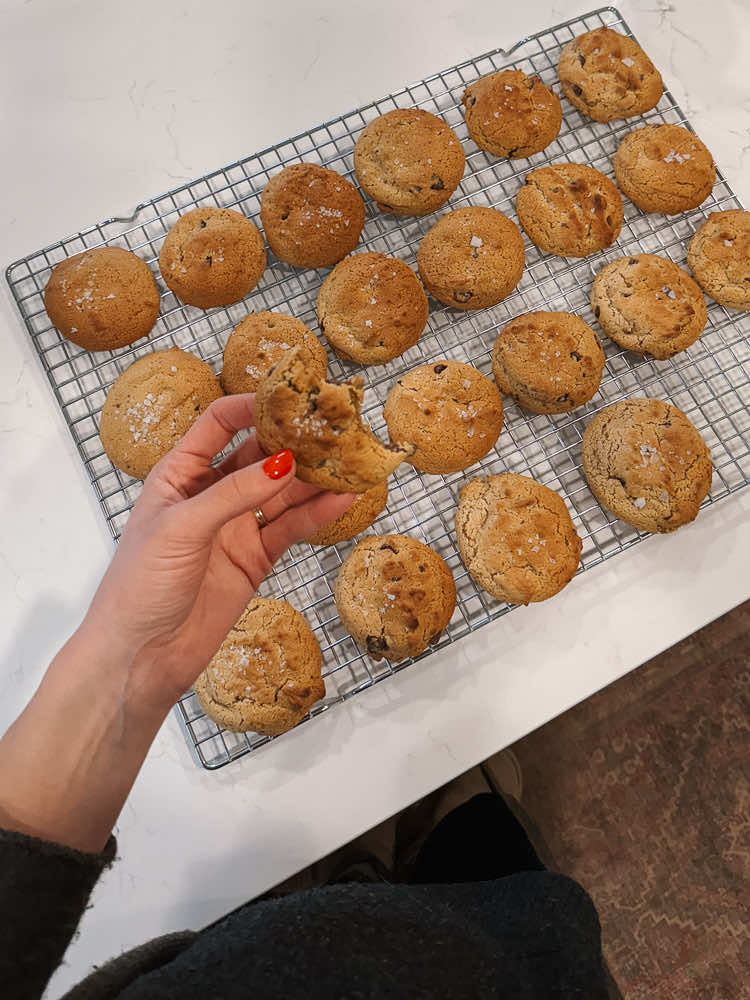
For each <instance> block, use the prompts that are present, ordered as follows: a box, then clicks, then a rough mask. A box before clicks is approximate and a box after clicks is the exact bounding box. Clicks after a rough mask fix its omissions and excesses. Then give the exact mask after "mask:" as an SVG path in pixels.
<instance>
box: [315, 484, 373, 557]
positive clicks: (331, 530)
mask: <svg viewBox="0 0 750 1000" xmlns="http://www.w3.org/2000/svg"><path fill="white" fill-rule="evenodd" d="M387 500H388V483H380V484H379V485H378V486H373V488H372V489H371V490H368V491H367V492H366V493H360V495H359V496H358V497H357V499H356V500H355V501H354V503H353V504H352V505H351V507H350V508H349V509H348V510H346V511H344V513H343V514H342V515H341V517H337V518H336V520H335V521H331V523H330V524H326V525H325V527H323V528H318V530H317V531H315V532H313V534H312V535H309V536H308V537H307V538H306V539H305V541H306V542H309V543H310V545H334V544H335V543H336V542H345V541H347V539H349V538H354V536H355V535H358V534H359V533H360V532H361V531H364V530H365V528H369V527H370V525H371V524H374V523H375V521H376V520H377V518H378V515H379V514H380V513H381V511H382V510H383V508H384V507H385V505H386V502H387Z"/></svg>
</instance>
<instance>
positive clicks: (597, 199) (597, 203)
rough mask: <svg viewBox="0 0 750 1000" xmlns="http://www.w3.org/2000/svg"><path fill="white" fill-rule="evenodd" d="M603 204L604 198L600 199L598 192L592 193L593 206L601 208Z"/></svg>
mask: <svg viewBox="0 0 750 1000" xmlns="http://www.w3.org/2000/svg"><path fill="white" fill-rule="evenodd" d="M603 204H604V200H603V199H602V196H601V195H600V194H598V193H597V194H595V195H594V208H601V207H602V205H603Z"/></svg>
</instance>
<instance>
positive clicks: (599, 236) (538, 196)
mask: <svg viewBox="0 0 750 1000" xmlns="http://www.w3.org/2000/svg"><path fill="white" fill-rule="evenodd" d="M516 210H517V212H518V221H519V222H520V223H521V225H522V226H523V228H524V229H525V231H526V234H527V236H528V237H529V239H530V240H532V242H534V243H536V245H537V246H538V247H539V249H540V250H544V251H545V252H546V253H554V254H557V255H558V257H586V256H587V255H588V254H590V253H596V252H597V251H598V250H603V249H604V248H605V247H608V246H611V244H612V243H614V241H615V240H616V239H617V237H618V236H619V234H620V230H621V229H622V220H623V214H622V199H621V198H620V193H619V191H618V190H617V188H616V187H615V186H614V184H613V183H612V181H611V180H610V179H609V178H608V177H605V176H604V174H600V173H599V171H598V170H594V168H593V167H586V166H583V165H581V164H580V163H555V164H554V165H552V166H549V167H540V168H539V170H532V171H531V173H529V174H526V183H525V184H524V185H523V187H522V188H521V189H520V190H519V192H518V196H517V198H516Z"/></svg>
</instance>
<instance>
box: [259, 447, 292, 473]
mask: <svg viewBox="0 0 750 1000" xmlns="http://www.w3.org/2000/svg"><path fill="white" fill-rule="evenodd" d="M293 465H294V455H293V454H292V453H291V451H289V449H288V448H285V449H284V450H283V451H277V452H276V454H275V455H271V457H270V458H267V459H266V460H265V462H264V463H263V471H264V472H265V474H266V475H267V476H268V478H269V479H283V477H284V476H288V475H289V473H290V472H291V471H292V466H293Z"/></svg>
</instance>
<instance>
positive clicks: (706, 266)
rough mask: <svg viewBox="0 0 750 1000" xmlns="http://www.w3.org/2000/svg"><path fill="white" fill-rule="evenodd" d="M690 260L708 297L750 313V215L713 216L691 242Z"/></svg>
mask: <svg viewBox="0 0 750 1000" xmlns="http://www.w3.org/2000/svg"><path fill="white" fill-rule="evenodd" d="M687 259H688V264H689V265H690V269H691V271H692V272H693V274H694V275H695V280H696V281H697V282H698V284H699V285H700V286H701V288H702V289H703V291H704V292H705V293H706V295H710V296H711V298H712V299H715V300H716V301H717V302H718V303H720V305H722V306H727V307H728V308H730V309H750V212H743V211H742V209H739V208H730V209H728V210H727V211H726V212H712V213H711V214H710V215H709V217H708V218H707V219H706V221H705V222H704V223H703V225H702V226H701V227H700V229H698V230H697V231H696V232H695V234H694V236H693V237H692V239H691V240H690V245H689V246H688V255H687Z"/></svg>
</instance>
